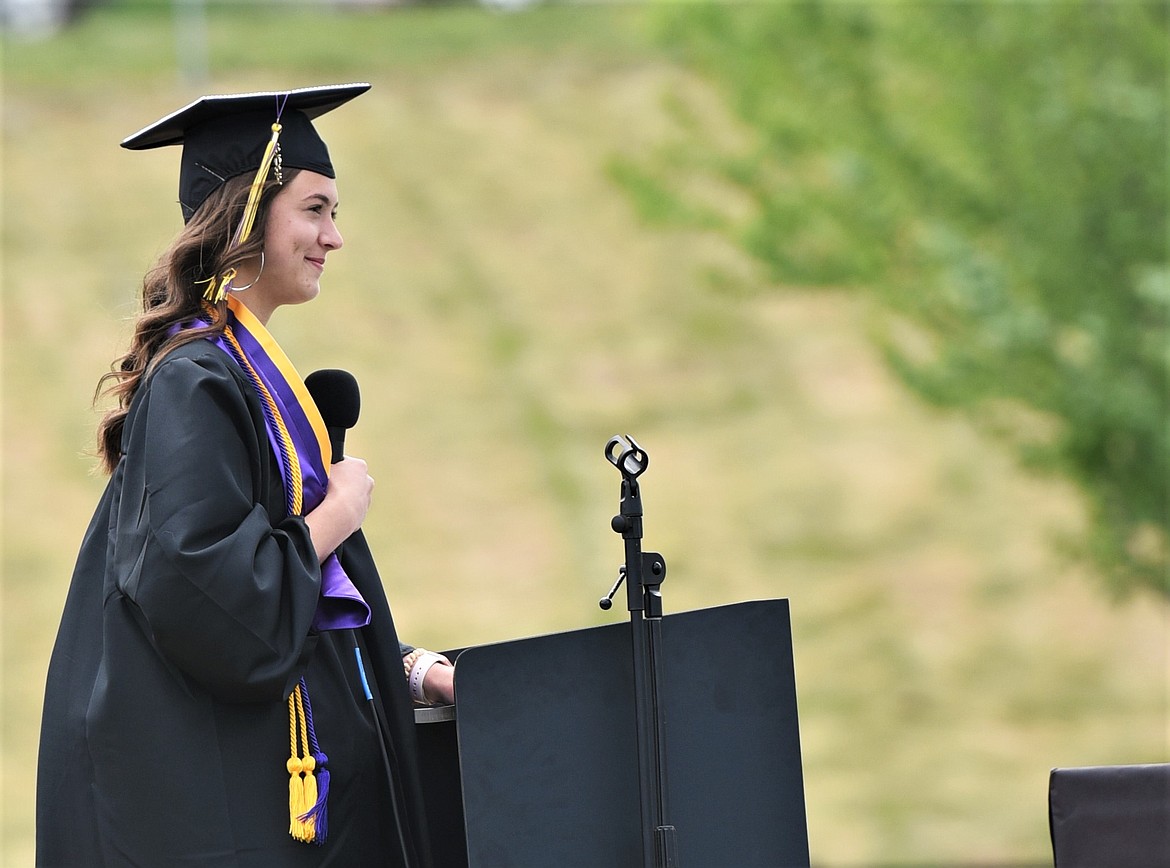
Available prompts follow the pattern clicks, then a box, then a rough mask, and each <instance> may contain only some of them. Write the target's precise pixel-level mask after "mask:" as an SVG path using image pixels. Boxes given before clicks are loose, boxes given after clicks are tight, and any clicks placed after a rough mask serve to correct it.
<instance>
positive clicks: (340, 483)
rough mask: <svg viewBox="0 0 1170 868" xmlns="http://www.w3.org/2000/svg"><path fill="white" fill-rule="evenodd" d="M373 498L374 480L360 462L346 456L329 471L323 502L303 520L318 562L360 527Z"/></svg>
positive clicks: (364, 464)
mask: <svg viewBox="0 0 1170 868" xmlns="http://www.w3.org/2000/svg"><path fill="white" fill-rule="evenodd" d="M373 494H374V480H373V479H372V478H370V474H369V469H368V468H367V467H366V462H364V461H363V460H362V459H360V458H350V457H348V456H347V457H345V458H343V459H342V460H341V461H338V462H337V463H336V464H334V465H333V466H332V467H331V468H330V470H329V488H328V489H326V492H325V499H324V500H323V501H321V504H320V505H319V506H318V507H317V508H316V509H314V510H313V511H312V512H310V513H309V514H308V515H306V516H305V524H307V525H308V526H309V535H310V536H311V537H312V538H313V548H314V549H316V551H317V559H318V561H319V562H322V563H323V562H324V561H325V559H326V558H327V557H329V555H331V554H332V553H333V552H334V551H336V550H337V547H338V546H339V545H341V544H342V543H343V542H345V540H346V539H347V538H348V537H349V536H350V535H351V534H352V533H353V532H354V531H356V530H357V529H358V528H360V527H361V526H362V522H364V521H365V520H366V513H367V512H369V510H370V502H371V501H372V499H373Z"/></svg>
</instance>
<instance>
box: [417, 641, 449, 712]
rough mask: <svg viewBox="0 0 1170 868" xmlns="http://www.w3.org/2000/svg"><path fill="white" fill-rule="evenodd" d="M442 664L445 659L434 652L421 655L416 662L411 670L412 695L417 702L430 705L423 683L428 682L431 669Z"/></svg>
mask: <svg viewBox="0 0 1170 868" xmlns="http://www.w3.org/2000/svg"><path fill="white" fill-rule="evenodd" d="M442 662H443V658H442V657H440V656H439V655H438V654H435V653H434V652H432V651H427V652H425V653H423V654H420V655H419V658H418V659H417V660H415V661H414V666H412V667H411V669H410V695H411V697H412V698H413V699H414V701H415V702H421V703H422V704H423V705H429V704H430V700H429V699H427V695H426V693H424V692H423V681H424V680H426V677H427V673H428V672H429V671H430V670H431V667H432V666H434V665H435V664H436V663H442Z"/></svg>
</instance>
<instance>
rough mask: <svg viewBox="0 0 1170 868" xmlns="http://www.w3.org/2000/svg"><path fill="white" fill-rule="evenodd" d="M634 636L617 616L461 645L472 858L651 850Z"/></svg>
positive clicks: (591, 859)
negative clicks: (587, 625) (589, 625)
mask: <svg viewBox="0 0 1170 868" xmlns="http://www.w3.org/2000/svg"><path fill="white" fill-rule="evenodd" d="M629 645H630V638H629V625H615V626H614V627H612V628H611V627H604V628H597V629H591V630H580V631H576V632H570V633H560V634H556V635H551V636H541V637H536V638H533V639H524V640H521V641H519V642H508V643H504V644H501V645H486V646H480V647H477V648H469V649H467V650H466V651H464V652H463V653H462V654H461V655H460V656H459V660H458V664H457V669H456V681H457V686H456V691H457V693H456V697H457V699H456V715H457V721H458V726H457V729H458V734H459V756H460V767H461V771H462V781H463V811H464V822H465V823H466V827H467V864H468V866H470V868H489V866H490V868H509V866H516V868H522V866H523V868H527V866H533V868H535V866H548V865H556V866H558V868H576V866H579V868H598V866H611V865H612V866H622V865H637V864H639V863H640V862H641V859H642V837H641V825H640V822H641V820H640V815H639V810H638V757H637V743H636V741H635V732H634V718H633V713H632V710H633V704H632V702H633V686H632V683H633V675H632V664H631V662H630V651H629Z"/></svg>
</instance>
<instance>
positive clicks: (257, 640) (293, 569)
mask: <svg viewBox="0 0 1170 868" xmlns="http://www.w3.org/2000/svg"><path fill="white" fill-rule="evenodd" d="M231 366H232V362H231V361H230V359H228V357H227V356H226V354H223V353H222V351H220V350H218V349H217V348H215V347H212V346H210V345H209V346H208V350H206V351H203V352H202V353H201V354H196V355H195V357H191V356H189V355H177V357H176V356H172V357H169V358H168V359H166V360H165V361H164V362H162V363H161V364H160V366H159V368H158V369H157V370H156V371H155V372H154V374H153V375H152V377H151V379H150V381H149V383H148V384H147V386H145V387H144V389H148V392H147V394H146V395H144V396H143V401H142V403H141V406H140V407H139V408H138V411H137V412H136V413H132V416H131V418H129V419H128V420H127V426H128V429H129V435H128V438H129V439H128V443H127V444H126V454H125V457H124V459H123V460H124V462H125V471H126V476H125V486H124V488H123V497H122V502H121V504H120V507H119V511H118V514H117V516H116V519H115V521H116V531H115V532H116V540H115V548H116V583H117V590H118V591H119V592H120V593H122V594H123V595H125V597H127V598H128V599H129V600H130V601H131V603H133V605H134V606H135V607H136V608H137V611H138V613H139V614H140V616H141V622H142V623H143V624H144V626H145V629H146V630H147V631H148V632H149V635H150V637H151V641H152V642H153V643H154V644H155V646H156V648H157V649H158V650H159V651H160V652H161V654H162V656H163V657H164V658H165V659H166V660H167V661H168V662H169V663H170V664H172V665H174V666H176V667H178V669H180V670H182V671H183V672H184V673H186V674H187V675H188V676H190V677H191V678H193V679H195V680H196V681H197V682H199V683H200V684H201V685H203V686H204V687H205V688H206V689H207V690H209V691H211V692H212V693H213V694H214V695H216V696H218V697H219V698H221V699H224V700H227V701H241V702H244V701H270V700H273V699H280V698H283V697H284V696H287V695H288V693H289V691H290V690H291V688H292V685H293V684H294V683H295V681H296V679H297V678H298V677H299V674H300V670H301V668H302V667H303V665H304V663H305V661H306V660H307V657H308V655H309V653H310V651H311V649H312V645H313V643H314V642H315V637H312V636H310V625H311V622H312V618H313V614H314V611H315V609H316V606H317V599H318V594H319V589H320V581H321V573H320V566H319V564H318V562H317V557H316V553H315V550H314V548H313V545H312V540H311V538H310V536H309V531H308V527H307V525H306V524H305V522H304V520H303V519H302V518H300V517H299V516H290V515H288V514H287V511H286V509H285V508H284V506H283V499H284V494H283V486H282V485H281V483H280V481H279V478H278V471H277V470H276V465H275V462H274V460H273V458H272V455H271V449H270V447H269V445H268V440H267V434H266V432H265V429H264V426H263V418H262V416H261V415H260V411H259V402H258V401H257V400H256V399H255V398H254V396H252V395H250V394H249V393H248V392H246V391H245V390H247V389H250V387H249V386H248V385H247V384H246V382H243V381H242V380H241V379H240V376H239V374H238V372H236V371H234V370H233V369H232V367H231Z"/></svg>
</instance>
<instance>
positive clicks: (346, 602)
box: [214, 295, 370, 631]
mask: <svg viewBox="0 0 1170 868" xmlns="http://www.w3.org/2000/svg"><path fill="white" fill-rule="evenodd" d="M214 342H215V343H216V344H217V345H218V346H219V347H220V348H221V349H223V350H224V351H225V352H226V353H228V354H229V355H230V356H231V357H232V358H233V359H235V361H236V362H237V364H239V366H240V367H241V368H242V369H243V370H244V373H245V374H246V375H247V377H248V379H249V380H250V381H251V383H252V387H253V388H254V389H255V390H256V394H257V395H258V397H259V398H260V404H261V406H262V407H263V409H264V421H265V428H266V429H267V433H268V442H269V443H270V444H271V446H272V451H273V453H274V454H275V455H276V461H277V464H279V465H280V473H281V478H282V479H283V480H284V489H285V499H286V504H287V506H288V512H289V514H290V515H305V514H306V513H308V512H311V511H312V510H314V509H316V507H317V506H318V505H319V504H320V503H321V501H322V500H324V499H325V489H326V487H327V486H328V485H329V462H328V461H327V460H326V457H325V456H327V455H330V454H331V449H330V445H329V432H328V430H327V429H326V428H325V422H324V420H323V419H322V418H321V412H320V411H319V410H318V409H317V405H316V404H315V403H314V402H313V398H312V396H311V395H310V394H309V391H308V389H306V388H305V384H304V381H303V380H302V379H301V377H300V375H299V374H298V373H297V371H296V369H295V368H294V367H293V365H292V363H291V362H290V361H289V359H288V356H286V355H285V354H284V351H283V350H282V349H281V348H280V345H279V344H277V343H276V340H275V339H274V338H273V337H272V335H271V334H269V332H268V329H266V328H265V327H264V324H263V323H261V322H260V320H258V319H257V318H256V316H255V314H253V313H252V312H251V311H250V310H248V308H247V307H246V306H245V305H244V304H243V303H242V302H241V301H240V300H239V299H238V298H236V297H235V296H234V295H229V296H228V323H227V327H226V328H225V329H224V334H223V336H222V337H219V338H216V339H214ZM369 622H370V607H369V606H368V605H367V604H366V601H365V600H363V599H362V596H361V594H360V593H359V592H358V590H357V588H355V587H354V586H353V583H352V582H351V581H350V579H349V576H347V575H346V573H345V570H344V569H343V568H342V566H341V563H340V562H339V561H338V559H337V555H336V553H334V554H331V555H329V557H328V558H327V559H326V560H325V562H324V563H323V564H321V598H320V601H319V602H318V604H317V613H316V615H314V617H313V629H314V630H317V631H321V630H344V629H348V628H356V627H364V626H365V625H366V624H368V623H369Z"/></svg>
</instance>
